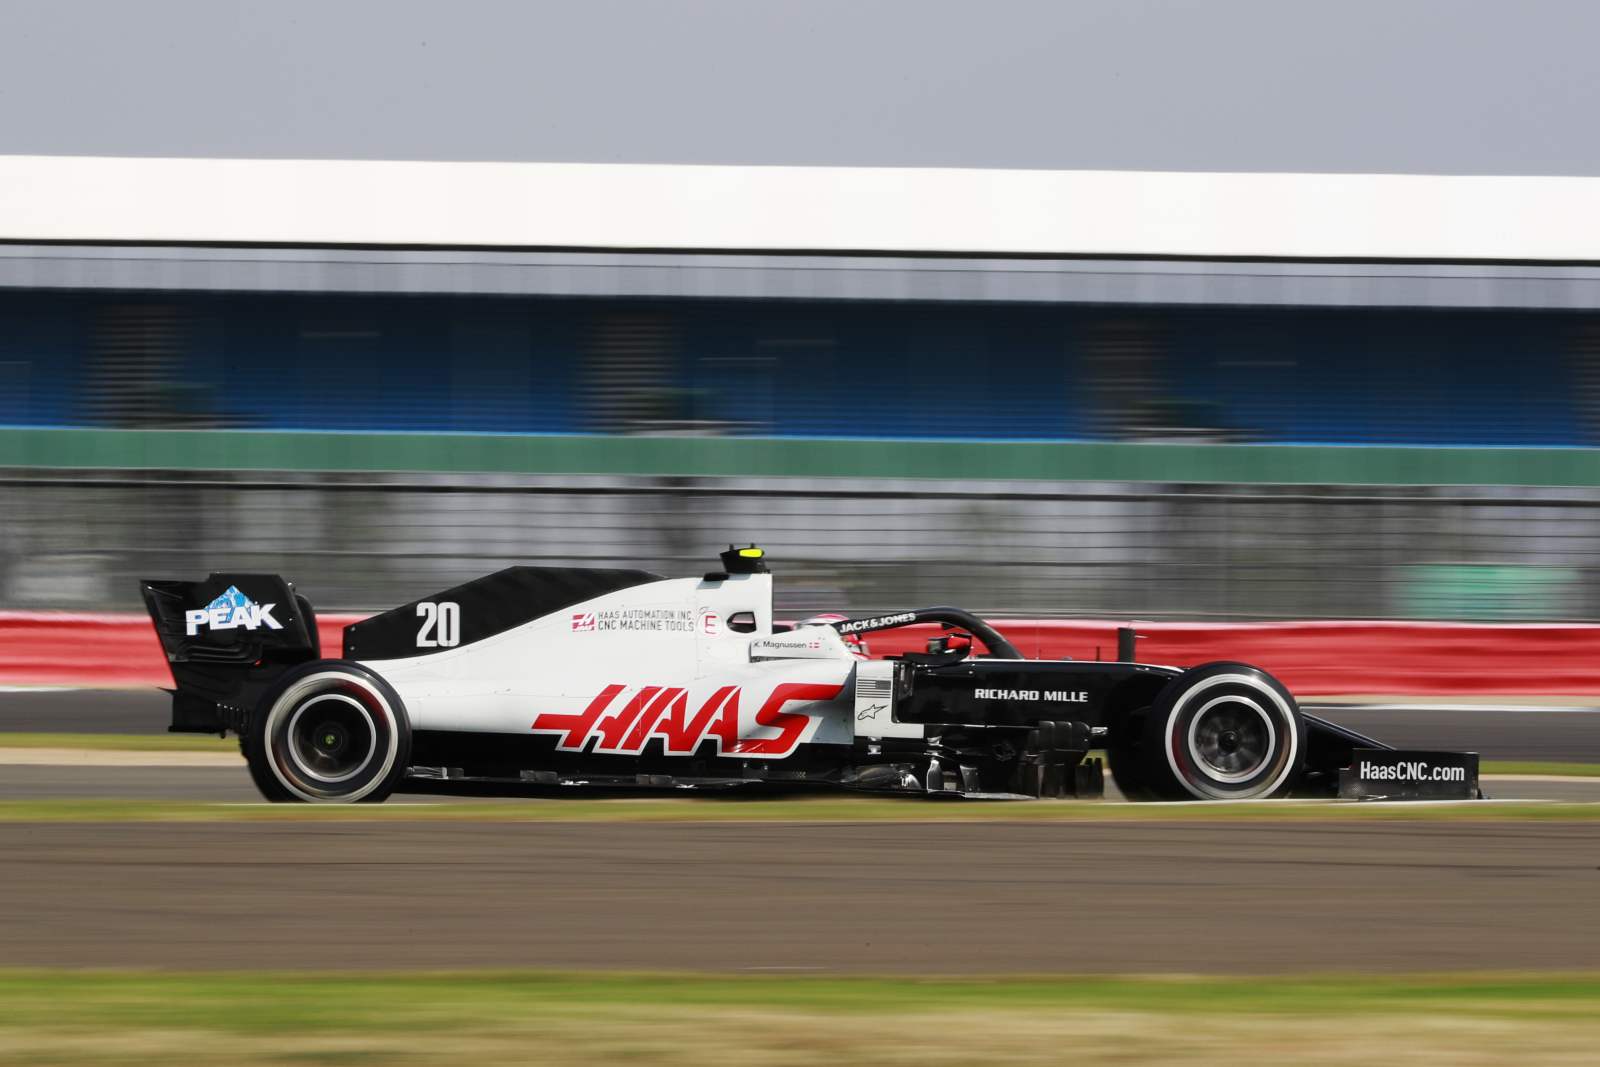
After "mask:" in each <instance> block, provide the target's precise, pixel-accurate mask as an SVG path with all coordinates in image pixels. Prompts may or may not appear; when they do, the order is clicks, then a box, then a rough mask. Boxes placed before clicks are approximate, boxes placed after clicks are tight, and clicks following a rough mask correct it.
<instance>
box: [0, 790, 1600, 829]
mask: <svg viewBox="0 0 1600 1067" xmlns="http://www.w3.org/2000/svg"><path fill="white" fill-rule="evenodd" d="M1394 820H1400V821H1408V822H1416V821H1427V822H1441V821H1445V822H1461V821H1467V822H1509V821H1517V822H1524V821H1574V820H1581V821H1586V822H1588V821H1600V803H1592V804H1588V803H1566V802H1547V801H1513V802H1504V803H1502V802H1495V803H1477V802H1462V803H1456V804H1417V803H1407V804H1355V803H1346V804H1336V803H1332V802H1328V801H1271V802H1266V803H1239V804H1214V803H1192V804H1121V803H1102V802H1094V801H1073V800H1059V801H1058V800H1043V801H1032V802H1029V801H996V802H984V801H961V800H929V799H925V798H921V797H905V798H890V797H864V796H827V797H815V798H812V797H806V798H793V797H786V798H735V797H726V796H724V797H688V796H682V797H678V796H674V797H664V798H655V797H651V798H640V799H619V800H612V799H587V798H579V797H573V798H559V799H534V798H528V799H513V800H477V801H475V800H447V801H443V802H439V803H420V804H419V803H410V802H406V803H390V804H383V805H374V804H356V805H304V804H266V803H259V804H217V803H206V802H194V801H177V800H170V801H169V800H121V799H87V798H86V799H47V800H4V801H0V822H328V823H347V822H363V823H380V822H451V821H457V822H459V821H467V822H503V823H522V822H663V823H697V822H715V823H742V822H807V823H818V822H837V823H859V822H917V823H957V822H986V821H987V822H1028V823H1071V822H1253V823H1256V822H1259V823H1275V822H1295V821H1302V822H1303V821H1320V822H1329V821H1366V822H1372V821H1394Z"/></svg>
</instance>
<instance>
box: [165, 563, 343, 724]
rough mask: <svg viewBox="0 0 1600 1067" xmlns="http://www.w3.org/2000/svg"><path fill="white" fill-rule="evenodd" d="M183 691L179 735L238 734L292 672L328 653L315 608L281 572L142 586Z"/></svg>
mask: <svg viewBox="0 0 1600 1067" xmlns="http://www.w3.org/2000/svg"><path fill="white" fill-rule="evenodd" d="M140 592H141V593H142V594H143V596H144V604H145V608H146V610H147V611H149V613H150V620H151V621H152V622H153V623H154V624H155V628H156V636H157V637H159V638H160V640H161V650H162V651H163V652H164V653H166V657H167V664H168V666H170V667H171V669H172V679H173V681H174V682H175V683H176V688H175V689H174V690H173V691H172V726H171V729H172V730H173V731H175V732H180V733H222V732H223V731H225V730H235V731H237V730H239V729H240V728H241V727H242V726H243V723H244V716H245V715H246V714H247V713H248V712H249V711H250V710H251V709H252V708H254V706H255V703H256V700H257V699H258V698H259V697H260V695H261V693H262V692H263V691H264V690H265V689H266V687H267V686H269V685H271V684H272V682H273V681H274V680H276V679H277V677H278V676H279V675H281V674H282V673H283V672H284V671H285V670H287V669H288V668H289V667H291V666H293V665H294V664H297V663H304V662H305V661H307V660H312V659H318V658H320V657H321V655H322V647H321V642H320V640H319V638H318V636H317V616H316V612H315V611H313V610H312V607H311V602H310V601H309V600H307V599H306V598H305V597H303V596H301V595H299V594H298V593H296V592H295V589H294V586H293V584H291V583H290V582H288V581H285V580H284V579H283V578H280V577H279V576H278V575H276V574H213V575H211V576H210V577H209V578H206V579H205V580H204V581H199V582H183V581H166V580H149V581H144V582H141V583H140Z"/></svg>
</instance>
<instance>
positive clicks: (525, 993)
mask: <svg viewBox="0 0 1600 1067" xmlns="http://www.w3.org/2000/svg"><path fill="white" fill-rule="evenodd" d="M1152 1003H1158V1004H1159V1006H1160V1010H1161V1011H1163V1012H1181V1013H1198V1014H1206V1013H1211V1012H1215V1011H1217V1010H1220V1009H1223V1008H1229V1009H1230V1010H1231V1008H1230V1006H1232V1007H1238V1006H1244V1007H1245V1008H1246V1009H1247V1010H1249V1011H1251V1012H1293V1013H1297V1014H1306V1015H1317V1014H1325V1013H1340V1012H1363V1013H1366V1012H1409V1011H1413V1010H1415V1009H1416V1008H1418V1007H1419V1006H1427V1007H1429V1008H1430V1009H1437V1010H1446V1011H1448V1010H1459V1011H1471V1012H1476V1011H1479V1010H1484V1009H1485V1008H1488V1010H1500V1011H1504V1012H1507V1013H1511V1014H1519V1013H1522V1012H1525V1011H1528V1010H1537V1011H1538V1012H1539V1013H1540V1014H1554V1015H1562V1014H1568V1013H1571V1014H1581V1015H1584V1016H1590V1015H1592V1014H1593V1013H1594V1005H1595V1004H1596V1003H1600V975H1597V974H1593V973H1587V972H1584V973H1579V974H1536V975H1527V974H1497V973H1477V974H1464V975H1422V976H1398V977H1395V976H1381V975H1360V976H1336V975H1334V976H1316V977H1290V978H1278V977H1273V978H1220V977H1195V976H1173V977H1161V976H1156V977H1037V978H1028V977H1004V976H1000V977H983V978H905V977H894V978H887V977H839V976H818V977H809V976H787V975H783V976H780V975H762V974H740V975H716V974H709V975H707V974H694V973H687V974H648V973H646V974H634V973H616V972H593V973H585V972H546V971H520V972H518V971H512V972H504V971H463V972H436V973H434V972H424V973H408V972H401V973H395V974H385V973H381V972H352V973H338V972H335V973H323V974H317V973H305V972H288V973H279V972H270V971H268V972H256V971H249V972H224V973H216V974H213V973H205V974H193V973H176V974H174V973H164V972H149V971H128V972H116V971H112V972H105V971H90V972H82V971H57V970H0V1008H3V1009H4V1010H3V1011H0V1025H22V1026H39V1025H47V1024H49V1023H52V1022H56V1021H59V1020H60V1018H61V1012H62V1008H63V1006H64V1005H67V1004H70V1005H71V1006H72V1014H73V1016H74V1017H75V1018H76V1019H77V1020H79V1021H81V1022H84V1023H86V1024H90V1025H100V1026H105V1025H128V1024H131V1023H139V1024H143V1025H150V1026H183V1025H185V1024H186V1023H190V1024H192V1022H193V1021H194V1020H196V1019H197V1018H198V1019H203V1020H205V1022H206V1025H207V1026H209V1027H215V1028H218V1029H224V1030H234V1031H238V1032H250V1031H268V1032H271V1031H275V1030H278V1029H280V1028H282V1027H286V1026H291V1025H292V1026H296V1027H309V1028H320V1029H345V1028H352V1029H365V1028H369V1027H387V1026H392V1025H412V1026H421V1027H430V1026H440V1025H445V1026H448V1025H451V1024H452V1023H454V1022H456V1021H466V1020H470V1019H472V1018H474V1017H493V1016H495V1015H498V1014H501V1013H502V1012H503V1011H504V1010H505V1009H507V1008H509V1007H512V1006H517V1007H524V1008H526V1007H532V1006H534V1005H537V1006H538V1007H540V1008H543V1009H545V1010H565V1009H568V1008H577V1007H586V1008H591V1009H599V1008H603V1007H604V1006H607V1005H611V1006H618V1007H620V1006H633V1007H644V1006H656V1007H673V1008H677V1007H740V1008H751V1009H763V1008H766V1009H781V1008H805V1009H811V1010H821V1011H829V1012H839V1013H842V1014H847V1015H872V1014H877V1013H879V1012H884V1011H895V1010H905V1009H909V1008H915V1009H919V1010H927V1009H933V1010H944V1009H951V1010H954V1009H970V1008H979V1009H996V1008H998V1009H1035V1008H1048V1007H1078V1008H1093V1009H1095V1010H1100V1011H1137V1010H1141V1009H1145V1008H1148V1007H1149V1006H1150V1005H1151V1004H1152ZM400 1020H410V1021H409V1022H405V1023H400V1022H399V1021H400Z"/></svg>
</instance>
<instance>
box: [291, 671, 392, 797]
mask: <svg viewBox="0 0 1600 1067" xmlns="http://www.w3.org/2000/svg"><path fill="white" fill-rule="evenodd" d="M288 741H289V758H290V759H292V760H293V761H294V763H295V766H296V767H297V768H298V769H299V770H300V771H301V773H303V774H305V775H306V776H307V777H309V778H314V779H315V780H317V781H319V782H325V783H327V784H329V785H336V784H338V783H340V782H347V781H349V780H350V779H351V778H354V777H355V776H356V775H358V774H360V773H361V770H362V768H363V767H365V766H366V765H367V764H368V763H369V762H371V760H372V757H373V756H374V755H375V754H376V753H377V751H378V732H377V729H376V727H374V725H373V723H372V716H371V715H369V714H368V713H367V709H366V708H364V707H362V706H361V703H360V702H359V701H357V700H356V699H354V698H353V697H349V696H346V695H344V694H343V693H326V694H323V695H321V696H318V697H316V698H314V699H312V700H308V701H306V702H305V703H304V704H302V705H300V707H298V708H296V709H295V713H294V715H293V717H291V718H290V720H289V729H288Z"/></svg>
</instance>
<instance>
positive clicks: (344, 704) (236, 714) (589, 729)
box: [142, 546, 1477, 802]
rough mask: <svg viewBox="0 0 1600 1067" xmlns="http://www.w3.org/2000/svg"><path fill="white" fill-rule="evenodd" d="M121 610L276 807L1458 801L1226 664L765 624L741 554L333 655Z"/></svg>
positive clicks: (532, 597)
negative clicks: (831, 790) (873, 653)
mask: <svg viewBox="0 0 1600 1067" xmlns="http://www.w3.org/2000/svg"><path fill="white" fill-rule="evenodd" d="M142 591H143V595H144V600H145V604H146V606H147V608H148V609H149V612H150V616H151V618H152V619H153V620H154V623H155V628H156V632H157V634H158V635H159V637H160V639H161V644H162V647H163V648H164V650H165V651H166V654H167V659H168V661H169V663H170V665H171V669H172V674H173V678H174V681H175V682H176V688H175V689H173V690H172V698H173V701H172V725H171V727H170V728H171V729H172V730H173V731H176V732H193V733H219V734H226V733H227V732H232V733H235V734H237V735H238V736H239V737H240V739H241V745H242V748H243V751H244V755H245V758H246V761H247V763H248V764H249V768H250V774H251V777H252V778H253V779H254V781H255V784H256V786H257V787H258V788H259V789H260V790H261V792H262V794H263V795H264V796H266V797H267V798H268V799H269V800H274V801H307V802H329V801H335V802H337V801H344V802H349V801H380V800H383V799H384V798H386V797H388V796H389V795H390V794H391V793H393V792H394V791H396V790H402V791H423V792H440V791H452V790H460V791H463V792H476V791H483V790H484V789H485V788H489V787H503V788H510V789H512V791H515V787H523V788H526V787H529V786H563V785H597V786H624V785H626V786H646V787H656V788H668V787H702V788H710V787H726V786H734V785H745V784H750V783H760V782H766V783H775V782H781V783H790V784H796V783H826V784H830V785H834V786H839V787H848V788H852V789H860V790H873V791H886V792H902V793H921V794H944V795H959V796H1006V797H1057V796H1078V797H1092V796H1099V795H1101V793H1102V792H1103V789H1104V763H1103V761H1102V760H1101V759H1100V758H1099V757H1097V756H1092V755H1091V753H1093V752H1096V751H1099V750H1105V751H1107V752H1108V753H1109V756H1110V763H1111V770H1112V774H1113V776H1114V778H1115V780H1116V782H1117V785H1118V787H1119V788H1120V789H1121V790H1122V792H1123V793H1124V794H1126V795H1127V796H1128V797H1130V798H1133V799H1201V800H1233V799H1258V798H1269V797H1283V796H1289V795H1309V796H1334V795H1345V796H1372V795H1382V796H1405V795H1419V796H1420V795H1427V796H1460V797H1468V796H1474V795H1477V757H1476V756H1475V755H1473V754H1470V753H1433V752H1430V753H1399V752H1395V751H1394V750H1392V749H1389V748H1388V747H1387V746H1385V745H1383V744H1381V743H1379V742H1377V741H1373V740H1372V739H1370V738H1367V737H1363V736H1361V735H1360V734H1356V733H1353V732H1351V731H1349V730H1346V729H1343V728H1342V727H1339V726H1337V725H1335V724H1333V723H1330V722H1325V721H1323V720H1321V719H1318V718H1316V717H1314V716H1311V715H1306V714H1304V713H1302V712H1301V710H1300V709H1299V707H1298V706H1297V705H1296V703H1295V700H1294V698H1293V697H1292V696H1291V695H1290V694H1289V692H1288V690H1286V689H1285V688H1284V687H1283V686H1282V685H1281V684H1280V683H1279V682H1278V681H1277V680H1276V679H1274V678H1273V677H1271V676H1270V675H1268V674H1267V673H1266V672H1265V671H1262V670H1259V669H1257V668H1255V667H1251V666H1248V665H1245V664H1242V663H1208V664H1204V665H1202V666H1198V667H1193V668H1190V669H1187V670H1185V669H1180V668H1177V667H1163V666H1156V665H1152V664H1145V663H1135V662H1131V659H1132V654H1131V650H1128V649H1124V652H1125V653H1126V655H1125V656H1124V658H1119V659H1118V660H1117V661H1112V662H1098V661H1076V660H1057V661H1046V660H1028V659H1024V658H1023V657H1022V655H1021V654H1020V653H1019V652H1018V651H1017V649H1016V648H1015V647H1014V646H1013V645H1012V644H1011V642H1009V641H1008V640H1006V638H1005V637H1004V636H1003V635H1002V634H1001V633H1000V632H999V631H998V630H997V629H996V628H995V627H994V626H993V625H991V624H990V623H988V622H986V621H984V620H983V619H980V618H978V617H976V616H974V615H972V614H970V613H968V612H966V611H962V610H960V609H958V608H948V607H936V608H924V609H921V610H916V611H905V612H899V613H895V614H890V615H880V616H876V617H872V618H856V619H851V618H840V617H837V616H835V617H833V618H835V619H836V620H837V621H833V622H830V623H827V624H823V625H810V626H801V627H787V626H783V625H775V624H774V622H773V618H772V576H771V574H770V573H769V572H768V569H767V566H766V562H765V558H764V553H763V552H762V550H761V549H759V548H756V547H754V546H751V547H749V548H742V549H741V548H730V549H729V550H728V551H726V552H724V553H722V555H721V569H719V570H717V571H714V572H712V573H709V574H706V575H704V576H703V577H701V578H682V579H664V578H662V577H660V576H658V575H655V574H650V573H647V572H645V571H638V570H594V569H581V568H565V567H510V568H507V569H505V570H502V571H499V572H496V573H494V574H490V575H488V576H486V577H483V578H479V579H476V580H475V581H470V582H467V583H466V584H464V585H460V586H457V587H455V588H453V589H448V590H446V591H444V592H442V593H438V594H436V595H434V596H431V597H427V598H426V599H422V600H417V601H413V602H411V603H409V604H405V605H403V606H401V607H398V608H395V609H393V610H392V611H386V612H383V613H381V614H378V615H374V616H372V617H371V618H368V619H364V620H362V621H360V622H356V623H353V624H351V625H349V626H347V627H346V628H345V630H344V634H343V645H344V647H343V650H342V655H341V657H340V658H337V659H331V658H330V659H325V658H323V656H322V650H321V647H320V642H319V638H318V629H317V625H316V616H315V613H314V612H313V610H312V607H311V604H310V602H309V601H308V600H307V599H306V598H305V597H304V596H301V595H299V594H298V593H297V592H296V591H295V589H294V586H293V585H291V584H290V583H289V582H287V581H285V580H284V579H283V578H281V577H278V576H276V575H263V574H213V575H211V576H210V578H208V579H206V580H205V581H202V582H183V581H146V582H144V583H142ZM926 623H934V624H940V625H942V627H943V628H944V632H943V633H941V634H939V635H938V636H936V637H935V638H933V639H932V640H931V641H929V642H928V650H927V651H926V652H908V653H905V654H903V655H901V656H898V657H891V658H887V659H881V660H867V659H864V658H862V657H861V656H860V653H859V649H858V648H853V647H852V646H851V645H850V644H848V643H847V639H853V638H854V635H860V634H863V633H867V632H871V631H877V630H886V629H891V628H897V627H904V626H910V625H913V624H926ZM1125 644H1131V642H1125ZM980 645H981V646H982V649H983V650H984V651H986V652H987V655H977V654H975V653H977V651H978V646H980ZM1119 655H1122V654H1121V653H1119ZM1418 767H1421V770H1420V771H1419V770H1418V769H1417V768H1418ZM1396 768H1402V770H1396ZM1369 772H1370V773H1369Z"/></svg>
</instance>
